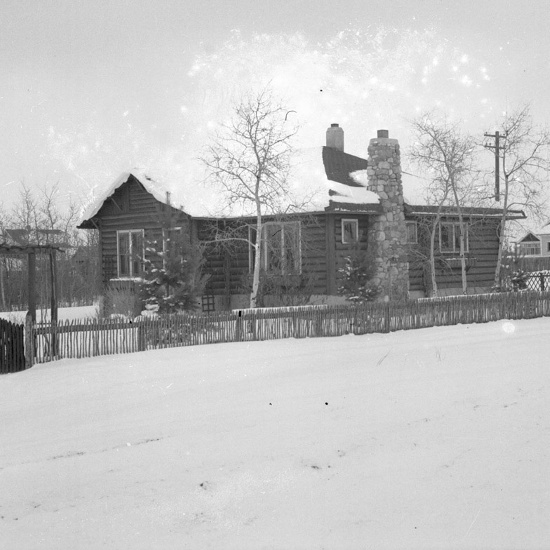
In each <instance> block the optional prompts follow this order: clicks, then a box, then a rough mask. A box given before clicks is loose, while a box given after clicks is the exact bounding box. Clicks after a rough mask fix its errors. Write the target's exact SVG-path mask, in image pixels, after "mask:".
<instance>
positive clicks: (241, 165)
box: [200, 89, 304, 307]
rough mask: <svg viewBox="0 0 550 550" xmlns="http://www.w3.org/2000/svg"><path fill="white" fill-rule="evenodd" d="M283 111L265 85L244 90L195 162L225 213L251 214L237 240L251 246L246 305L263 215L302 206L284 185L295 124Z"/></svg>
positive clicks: (256, 276)
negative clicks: (200, 164) (251, 222)
mask: <svg viewBox="0 0 550 550" xmlns="http://www.w3.org/2000/svg"><path fill="white" fill-rule="evenodd" d="M288 113H289V111H288V109H286V108H284V107H283V106H282V105H281V104H280V103H278V102H277V101H276V100H275V99H274V97H273V94H272V92H271V91H270V90H269V89H264V90H262V91H260V92H259V93H256V94H248V95H246V96H245V97H243V98H242V100H241V101H240V102H238V103H237V104H236V106H235V109H234V116H233V118H232V120H231V122H229V123H228V124H225V125H223V126H222V129H221V131H219V132H218V133H217V134H216V135H215V136H214V137H213V140H212V143H211V144H210V145H209V146H207V148H206V150H205V152H204V154H203V155H202V157H201V159H200V160H201V161H202V162H203V164H204V165H205V167H206V168H207V171H208V173H209V179H210V180H211V181H213V182H214V184H215V185H216V186H217V187H218V188H219V189H220V190H221V191H222V193H223V194H224V195H225V198H226V200H227V211H228V213H229V214H234V213H238V214H239V215H242V214H248V215H251V216H253V217H254V220H255V223H254V226H253V231H249V232H248V235H243V236H240V237H235V236H234V235H228V236H227V235H226V236H223V235H222V236H219V239H235V238H239V239H240V240H242V241H245V242H247V243H248V245H249V246H251V247H252V248H253V250H254V252H255V253H254V265H253V278H252V291H251V294H250V307H256V305H257V297H258V289H259V286H260V271H261V265H262V264H261V251H262V241H263V239H264V238H265V231H264V216H266V215H277V214H281V213H284V212H289V211H296V210H299V209H300V208H301V207H302V206H303V204H304V203H303V201H302V202H300V201H298V200H296V198H295V197H293V195H292V193H291V192H290V190H289V186H288V175H289V170H290V160H291V154H292V151H293V148H292V138H293V137H294V135H295V134H296V131H297V128H296V127H295V126H294V125H293V124H292V123H291V122H290V121H289V118H290V117H288Z"/></svg>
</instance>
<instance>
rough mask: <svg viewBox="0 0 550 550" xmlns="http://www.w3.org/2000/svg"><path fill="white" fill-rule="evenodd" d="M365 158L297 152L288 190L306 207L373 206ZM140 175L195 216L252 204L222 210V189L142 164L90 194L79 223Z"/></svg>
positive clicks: (236, 212) (149, 187)
mask: <svg viewBox="0 0 550 550" xmlns="http://www.w3.org/2000/svg"><path fill="white" fill-rule="evenodd" d="M366 167H367V161H366V159H362V158H360V157H356V156H354V155H350V154H348V153H344V152H343V151H339V150H337V149H332V148H330V147H314V148H309V149H303V150H300V151H298V152H297V153H296V155H295V157H294V159H293V164H292V167H291V170H290V176H289V181H288V187H289V193H290V196H291V197H293V199H294V200H293V202H294V203H295V204H301V203H303V204H304V207H303V208H302V209H301V210H302V211H304V212H316V211H321V210H325V209H341V210H346V209H347V208H348V207H350V206H351V205H354V210H357V205H363V210H365V211H373V208H374V209H376V207H377V205H378V204H379V202H380V197H379V196H378V195H377V194H376V193H373V192H372V191H369V190H367V188H366V183H367V178H366ZM130 176H133V177H134V178H136V179H137V180H138V181H139V182H140V183H141V184H142V185H143V187H144V188H145V190H146V191H148V192H149V193H151V195H153V197H155V199H156V200H158V201H159V202H161V203H164V204H166V203H167V193H169V194H170V204H171V206H173V207H177V208H181V210H183V211H184V212H186V213H187V214H189V215H190V216H192V217H202V218H204V217H208V218H211V217H221V216H222V215H223V216H224V217H227V216H231V217H235V216H249V215H251V214H253V209H246V206H245V207H243V206H242V205H241V206H240V207H239V209H235V208H234V209H233V210H232V211H227V210H225V211H224V204H223V195H222V194H220V193H218V192H216V191H215V190H214V189H211V188H208V187H207V186H204V185H196V186H187V187H186V188H183V187H182V186H181V185H178V184H177V182H169V181H167V180H165V179H161V178H158V177H154V176H153V175H152V174H148V173H145V172H143V171H140V170H131V171H130V172H124V173H122V174H121V175H120V176H119V177H118V178H116V179H115V180H114V181H113V182H112V183H111V184H110V185H108V186H107V187H105V188H104V189H103V190H102V192H101V193H100V194H98V195H96V196H94V197H91V199H90V200H89V202H88V204H87V206H86V207H85V208H84V209H83V211H82V214H81V218H80V219H81V222H80V224H79V226H81V227H82V226H83V224H84V226H85V227H89V226H90V225H89V224H87V223H85V222H87V221H89V220H91V219H92V218H93V217H94V216H96V214H97V213H98V212H99V210H100V209H101V207H102V205H103V203H104V202H105V201H106V200H107V199H108V198H109V197H110V196H112V195H113V194H114V193H115V191H116V190H117V189H118V188H119V187H120V186H121V185H123V184H124V183H126V182H127V181H128V179H129V178H130Z"/></svg>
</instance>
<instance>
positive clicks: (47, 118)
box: [0, 0, 550, 207]
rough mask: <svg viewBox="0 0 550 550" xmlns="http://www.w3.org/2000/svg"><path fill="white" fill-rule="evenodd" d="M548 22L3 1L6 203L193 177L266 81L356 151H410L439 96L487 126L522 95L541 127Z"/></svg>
mask: <svg viewBox="0 0 550 550" xmlns="http://www.w3.org/2000/svg"><path fill="white" fill-rule="evenodd" d="M549 28H550V4H549V2H548V1H547V0H529V1H525V0H524V1H516V0H508V1H507V0H498V1H494V0H476V1H470V0H468V1H465V0H460V1H456V0H452V1H447V0H441V1H436V0H424V1H423V0H405V1H397V0H392V1H391V2H389V1H387V0H385V1H382V2H378V1H368V0H339V1H336V0H334V1H332V2H327V1H325V0H317V1H310V0H305V1H299V0H294V1H289V0H276V1H271V0H252V1H250V0H233V1H228V0H200V1H190V0H154V1H148V0H118V1H107V0H94V1H93V2H92V1H90V0H68V1H62V0H57V1H48V0H29V1H26V2H21V1H20V0H17V1H15V0H2V1H1V3H0V75H1V79H0V112H1V120H2V131H1V132H0V166H1V170H0V192H1V199H2V201H3V203H4V206H6V207H7V206H9V204H10V202H11V200H12V199H13V197H14V196H16V195H17V193H18V190H19V189H20V186H21V182H25V183H26V184H27V185H28V186H31V187H34V186H39V185H43V184H45V183H49V184H53V183H56V182H59V185H60V187H61V188H62V189H63V191H64V193H69V192H70V193H73V194H74V195H75V196H77V197H80V198H85V197H86V196H88V195H89V194H90V193H93V192H95V193H98V192H100V190H101V188H102V187H104V186H106V185H108V184H109V183H110V182H111V181H112V180H113V179H114V178H116V177H117V176H118V174H119V173H120V172H122V171H128V170H129V169H131V168H132V167H135V166H137V167H140V168H141V169H145V170H148V169H150V170H151V171H152V172H154V173H156V174H158V175H162V176H164V177H170V178H172V179H175V178H177V179H179V180H181V182H182V185H196V183H195V179H194V178H196V177H197V173H196V172H195V171H194V170H193V168H192V162H191V160H192V159H193V158H194V157H195V156H196V155H197V150H198V147H199V146H200V145H202V144H204V143H206V142H207V140H208V133H209V132H210V131H211V130H212V128H214V127H215V125H216V124H219V123H220V122H222V121H223V120H224V119H225V118H226V117H227V116H228V112H229V105H230V104H231V101H233V100H234V99H235V98H236V97H238V95H239V93H240V91H241V90H242V89H246V88H250V87H257V86H262V85H265V83H267V82H270V83H271V86H272V87H273V88H274V89H275V91H276V93H277V94H279V95H280V96H281V97H283V98H284V101H285V103H286V105H287V106H288V108H289V109H292V110H295V111H296V115H295V116H296V122H298V123H299V125H300V127H301V130H300V135H299V143H298V145H301V146H319V145H323V144H324V140H325V129H326V128H327V126H329V125H330V124H331V123H333V122H338V123H340V125H341V126H343V127H344V130H345V140H346V150H347V151H348V152H350V153H353V154H356V155H360V156H366V149H367V145H368V140H369V139H370V138H371V137H374V136H375V134H376V130H377V129H378V128H387V129H389V131H390V136H391V137H396V138H398V139H399V140H400V142H401V144H402V146H403V148H404V150H405V151H406V147H407V145H408V143H409V140H410V131H409V129H408V126H407V120H408V119H411V118H414V116H415V115H417V114H418V113H419V112H421V111H423V110H426V109H429V108H433V107H438V108H440V109H441V110H442V111H443V112H446V113H447V114H448V115H449V116H451V117H454V118H455V119H457V120H462V121H464V125H465V128H466V129H468V130H469V131H472V132H476V133H478V134H480V135H481V134H482V133H483V132H484V131H486V130H492V129H495V128H496V122H497V120H498V118H499V116H500V115H501V114H502V112H503V111H504V110H505V109H510V108H513V107H514V106H517V105H519V104H521V103H524V102H526V101H529V102H531V103H532V110H533V114H534V115H535V117H536V121H537V122H538V123H540V124H548V123H550V32H549V30H548V29H549ZM487 154H489V153H487ZM415 185H417V182H414V181H412V180H405V193H406V194H407V193H409V194H413V195H414V192H415V190H414V189H412V188H413V187H414V186H415Z"/></svg>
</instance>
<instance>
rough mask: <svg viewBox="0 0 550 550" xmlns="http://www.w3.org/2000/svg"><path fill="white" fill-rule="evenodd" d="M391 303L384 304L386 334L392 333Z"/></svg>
mask: <svg viewBox="0 0 550 550" xmlns="http://www.w3.org/2000/svg"><path fill="white" fill-rule="evenodd" d="M390 321H391V319H390V302H386V303H385V304H384V332H389V331H390Z"/></svg>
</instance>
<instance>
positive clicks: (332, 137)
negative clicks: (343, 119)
mask: <svg viewBox="0 0 550 550" xmlns="http://www.w3.org/2000/svg"><path fill="white" fill-rule="evenodd" d="M327 147H331V148H332V149H338V150H339V151H343V150H344V130H343V129H342V128H340V126H338V124H331V125H330V128H328V129H327Z"/></svg>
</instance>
